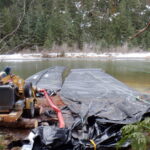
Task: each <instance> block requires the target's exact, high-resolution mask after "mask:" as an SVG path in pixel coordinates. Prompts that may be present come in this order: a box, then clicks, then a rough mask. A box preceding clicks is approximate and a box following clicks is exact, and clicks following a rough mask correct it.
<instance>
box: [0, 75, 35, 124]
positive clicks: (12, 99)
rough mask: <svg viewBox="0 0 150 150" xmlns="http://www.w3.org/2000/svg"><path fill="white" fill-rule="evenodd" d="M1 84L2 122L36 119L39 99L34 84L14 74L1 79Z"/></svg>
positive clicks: (0, 105)
mask: <svg viewBox="0 0 150 150" xmlns="http://www.w3.org/2000/svg"><path fill="white" fill-rule="evenodd" d="M0 83H1V85H0V121H3V122H13V121H17V120H18V119H19V118H20V117H21V116H22V115H23V116H25V117H28V118H32V117H34V114H35V105H36V102H37V99H36V97H35V90H34V89H33V87H32V84H31V83H30V82H25V80H23V79H22V78H20V77H19V76H16V75H14V74H8V75H6V76H5V77H3V78H1V80H0Z"/></svg>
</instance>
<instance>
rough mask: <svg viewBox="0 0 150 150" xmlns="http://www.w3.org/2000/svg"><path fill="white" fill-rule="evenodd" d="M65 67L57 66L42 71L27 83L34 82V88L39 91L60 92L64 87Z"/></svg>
mask: <svg viewBox="0 0 150 150" xmlns="http://www.w3.org/2000/svg"><path fill="white" fill-rule="evenodd" d="M64 70H65V67H61V66H55V67H50V68H48V69H45V70H42V71H40V72H38V73H36V74H34V75H32V76H31V77H29V78H27V79H26V81H27V82H32V84H33V86H35V87H37V88H39V89H47V90H54V91H58V90H60V89H61V87H62V74H63V72H64Z"/></svg>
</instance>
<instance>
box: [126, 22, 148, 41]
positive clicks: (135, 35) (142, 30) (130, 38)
mask: <svg viewBox="0 0 150 150" xmlns="http://www.w3.org/2000/svg"><path fill="white" fill-rule="evenodd" d="M149 27H150V22H149V23H148V24H147V26H146V27H145V28H143V29H141V30H139V31H138V32H137V33H136V34H134V35H133V36H132V37H129V39H128V40H132V39H133V38H135V37H138V36H139V35H140V34H142V33H143V32H144V31H146V30H147V29H148V28H149Z"/></svg>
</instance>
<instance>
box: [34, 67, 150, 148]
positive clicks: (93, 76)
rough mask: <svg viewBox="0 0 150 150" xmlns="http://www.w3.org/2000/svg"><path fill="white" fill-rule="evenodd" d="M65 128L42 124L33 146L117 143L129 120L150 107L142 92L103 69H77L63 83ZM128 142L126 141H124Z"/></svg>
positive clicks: (80, 146)
mask: <svg viewBox="0 0 150 150" xmlns="http://www.w3.org/2000/svg"><path fill="white" fill-rule="evenodd" d="M60 95H61V98H62V99H63V101H64V103H65V104H67V106H66V107H65V108H62V111H63V116H64V119H65V123H66V128H65V129H59V128H58V127H57V126H56V125H53V126H40V127H38V128H36V129H34V130H33V131H32V132H33V133H35V135H37V137H36V138H35V140H34V145H33V148H32V149H33V150H59V149H61V150H93V149H94V144H92V142H91V140H92V141H94V143H95V144H96V148H97V149H100V150H102V149H107V148H112V147H115V145H116V143H117V141H118V140H119V139H120V138H121V132H120V129H121V128H122V126H124V125H125V124H130V123H135V122H137V121H140V120H141V119H142V118H143V116H144V115H145V114H146V113H148V112H149V111H150V104H149V103H146V102H145V100H141V99H140V98H139V97H141V96H142V94H141V93H139V92H137V91H135V90H133V89H131V88H129V87H128V86H126V85H125V84H123V83H122V82H120V81H118V80H116V79H115V78H113V77H112V76H110V75H108V74H106V73H105V72H103V71H102V70H100V69H73V70H71V72H70V74H69V75H68V77H67V78H66V79H65V82H64V84H63V86H62V89H61V92H60ZM124 146H125V145H124Z"/></svg>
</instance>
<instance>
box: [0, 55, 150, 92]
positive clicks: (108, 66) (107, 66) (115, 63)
mask: <svg viewBox="0 0 150 150" xmlns="http://www.w3.org/2000/svg"><path fill="white" fill-rule="evenodd" d="M5 66H12V68H13V72H14V73H15V74H18V75H20V76H21V77H23V78H24V79H25V78H27V77H29V76H30V75H32V74H34V73H36V72H38V71H40V70H42V69H45V68H48V67H52V66H66V67H67V69H68V70H70V69H72V68H101V69H103V70H104V71H105V72H107V73H109V74H111V75H112V76H114V77H115V78H117V79H118V80H120V81H122V82H124V83H125V84H127V85H129V86H130V87H133V88H135V89H137V90H140V91H142V92H147V91H149V92H150V61H149V60H99V59H94V58H93V59H64V58H61V59H60V58H54V59H47V60H42V61H23V62H17V61H16V62H14V61H13V62H1V65H0V69H3V68H4V67H5Z"/></svg>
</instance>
